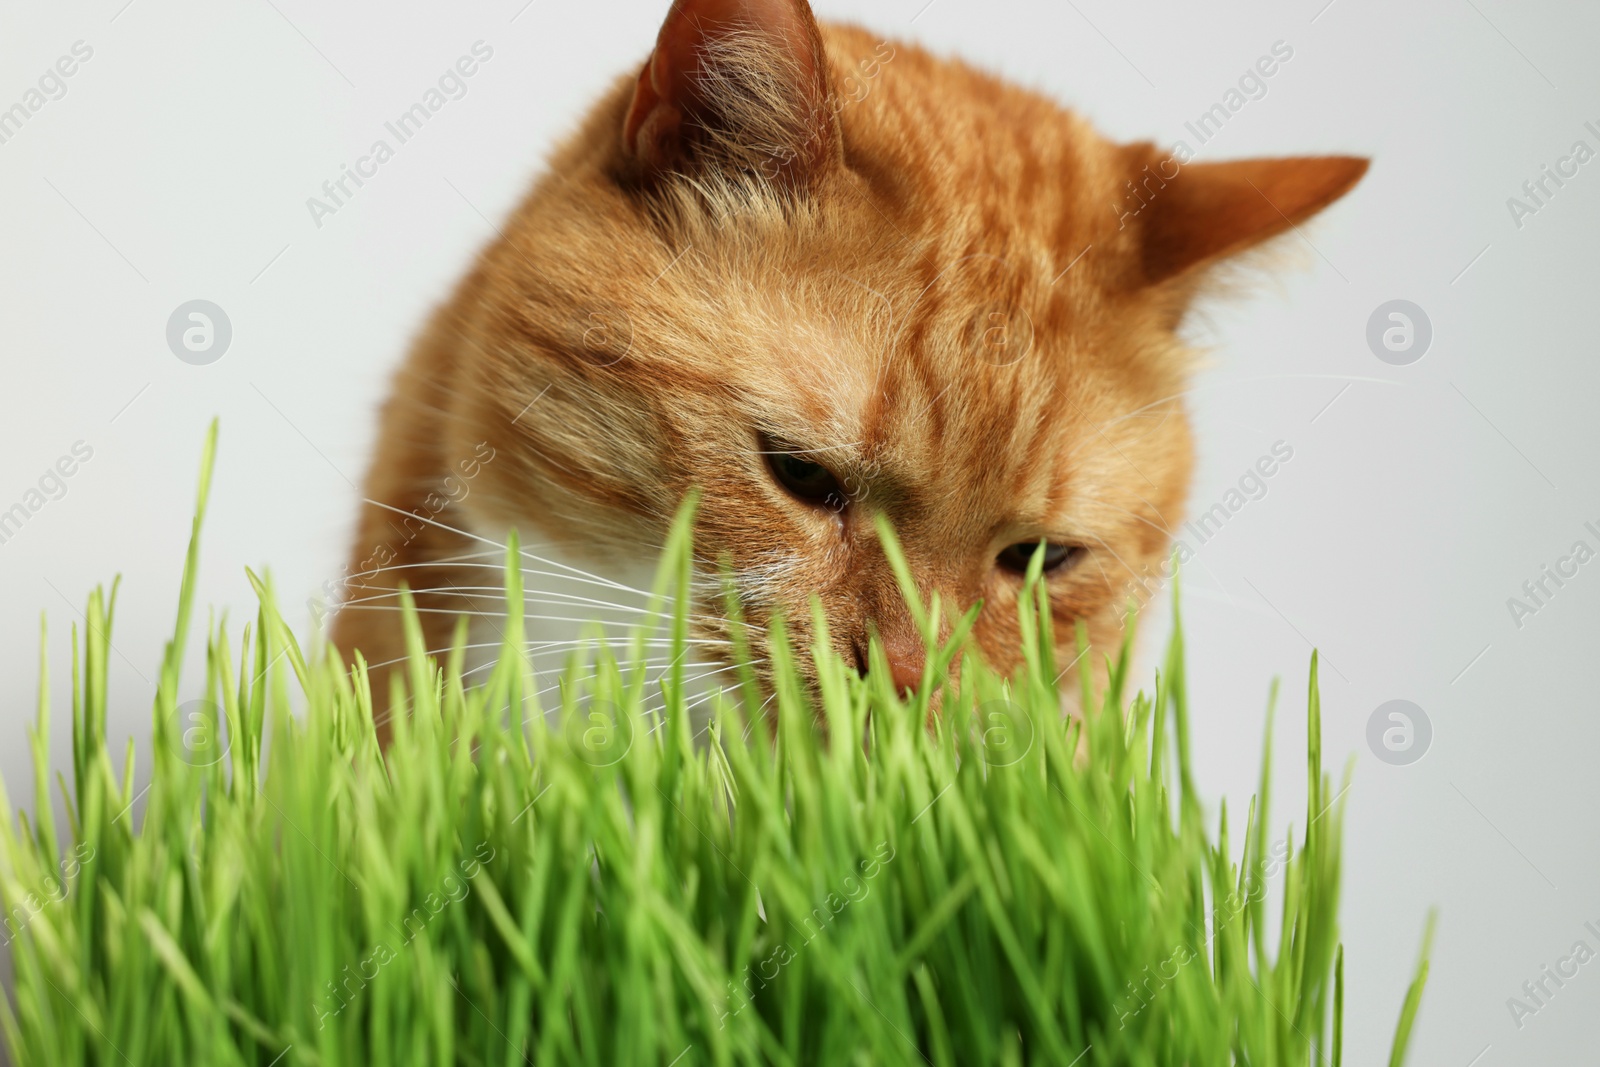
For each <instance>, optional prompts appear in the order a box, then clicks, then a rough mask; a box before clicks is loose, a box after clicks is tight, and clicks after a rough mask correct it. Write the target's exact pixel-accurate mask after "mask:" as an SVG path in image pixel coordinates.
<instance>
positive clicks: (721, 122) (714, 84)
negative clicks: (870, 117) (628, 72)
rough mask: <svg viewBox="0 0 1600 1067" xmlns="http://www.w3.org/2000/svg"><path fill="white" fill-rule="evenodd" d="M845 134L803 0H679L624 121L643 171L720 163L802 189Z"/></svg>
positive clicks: (630, 149)
mask: <svg viewBox="0 0 1600 1067" xmlns="http://www.w3.org/2000/svg"><path fill="white" fill-rule="evenodd" d="M842 144H843V142H842V140H841V137H840V134H839V125H838V121H837V118H836V111H835V108H834V107H833V94H832V91H831V89H830V87H829V84H828V64H827V59H826V56H825V55H824V53H823V48H822V36H821V34H820V33H819V32H818V30H817V23H816V19H815V18H813V17H812V14H811V8H810V5H809V4H807V3H806V0H675V2H674V3H673V5H672V10H670V11H668V12H667V19H666V22H665V24H663V25H662V27H661V33H660V35H659V37H657V39H656V47H655V51H654V52H652V53H651V55H650V60H649V62H647V63H646V64H645V66H644V70H642V71H641V72H640V73H639V82H638V85H637V86H636V87H635V89H634V94H633V102H632V104H631V105H630V106H629V108H628V114H627V118H626V120H625V121H624V122H623V126H622V152H623V156H624V158H625V159H626V161H627V170H628V171H629V172H630V175H631V176H632V177H634V178H636V179H639V180H645V181H648V180H651V179H654V178H658V177H660V176H662V175H666V174H674V173H676V174H690V175H693V174H703V173H706V172H708V171H713V170H722V171H724V172H728V173H730V174H736V175H743V176H751V175H754V176H758V177H760V178H762V179H764V180H767V181H770V182H773V183H775V184H778V185H782V186H785V187H788V188H795V189H803V188H805V187H807V186H809V185H810V184H811V183H812V182H814V181H815V180H816V179H817V178H818V177H820V176H821V175H822V174H823V173H824V172H825V171H827V170H828V169H829V168H830V167H832V166H833V165H834V164H835V163H837V161H838V160H839V159H840V158H841V157H842V155H843V147H842Z"/></svg>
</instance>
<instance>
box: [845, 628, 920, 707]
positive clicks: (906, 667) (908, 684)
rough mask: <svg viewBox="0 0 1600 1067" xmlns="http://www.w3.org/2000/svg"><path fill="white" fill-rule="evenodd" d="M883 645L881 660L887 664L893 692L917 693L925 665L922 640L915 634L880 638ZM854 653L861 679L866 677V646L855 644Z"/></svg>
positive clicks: (902, 693) (903, 693)
mask: <svg viewBox="0 0 1600 1067" xmlns="http://www.w3.org/2000/svg"><path fill="white" fill-rule="evenodd" d="M880 641H881V643H882V645H883V658H884V659H885V660H887V661H888V663H889V681H890V682H892V683H893V684H894V688H895V692H897V693H900V694H901V695H907V694H910V693H914V692H916V691H917V687H918V686H920V685H921V684H922V668H923V665H924V664H925V663H927V660H928V656H927V652H926V651H925V650H924V649H923V647H922V639H921V638H920V637H918V636H916V635H915V634H911V635H887V636H883V637H881V638H880ZM853 651H854V652H855V661H856V673H858V674H860V675H861V676H862V677H863V678H865V677H866V676H867V663H868V661H867V646H866V645H865V644H860V643H858V644H856V645H855V647H854V649H853Z"/></svg>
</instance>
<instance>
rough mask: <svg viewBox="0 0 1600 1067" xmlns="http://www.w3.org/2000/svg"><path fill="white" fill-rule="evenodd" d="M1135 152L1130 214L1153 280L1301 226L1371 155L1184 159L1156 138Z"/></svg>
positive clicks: (1126, 211) (1349, 184) (1348, 184)
mask: <svg viewBox="0 0 1600 1067" xmlns="http://www.w3.org/2000/svg"><path fill="white" fill-rule="evenodd" d="M1129 153H1130V160H1131V162H1132V166H1131V167H1130V170H1133V171H1134V173H1133V174H1131V175H1130V177H1129V180H1128V188H1129V189H1130V190H1131V192H1129V193H1128V194H1127V197H1126V200H1125V203H1124V205H1123V206H1122V217H1123V221H1124V223H1125V224H1127V223H1129V222H1131V223H1132V224H1134V225H1135V226H1137V227H1138V231H1139V234H1138V244H1139V259H1140V268H1141V270H1140V273H1141V274H1142V280H1143V282H1144V283H1145V284H1150V285H1155V284H1159V283H1162V282H1165V281H1167V280H1169V279H1182V278H1184V277H1187V276H1190V275H1193V274H1194V273H1196V272H1197V271H1198V270H1200V269H1203V268H1205V267H1207V266H1209V265H1211V264H1212V263H1215V262H1217V261H1218V260H1221V259H1224V258H1226V257H1228V256H1232V255H1236V254H1238V253H1240V252H1243V251H1245V250H1247V249H1249V248H1252V247H1254V246H1255V245H1258V244H1260V243H1261V242H1263V241H1266V240H1268V239H1269V238H1272V237H1276V236H1278V235H1279V234H1281V233H1284V232H1285V231H1287V230H1289V229H1292V228H1294V227H1297V226H1298V225H1299V224H1300V223H1302V222H1304V221H1305V220H1307V219H1309V218H1310V217H1311V216H1313V215H1315V214H1316V213H1317V212H1319V211H1321V210H1322V209H1323V208H1325V207H1327V206H1328V205H1329V204H1331V203H1333V202H1334V201H1335V200H1337V199H1339V198H1340V197H1341V196H1343V195H1344V194H1345V193H1347V192H1349V191H1350V190H1351V189H1352V188H1354V186H1355V184H1356V182H1358V181H1360V180H1361V176H1362V175H1363V174H1365V173H1366V172H1367V162H1368V161H1367V160H1365V159H1362V158H1360V157H1359V156H1298V157H1288V158H1282V159H1241V160H1231V161H1227V162H1219V163H1179V162H1178V161H1177V160H1176V158H1174V157H1173V156H1166V157H1164V158H1163V157H1162V155H1161V154H1160V153H1158V152H1156V151H1155V150H1154V148H1153V147H1152V146H1150V145H1148V144H1141V145H1133V146H1130V148H1129ZM1130 209H1131V210H1130Z"/></svg>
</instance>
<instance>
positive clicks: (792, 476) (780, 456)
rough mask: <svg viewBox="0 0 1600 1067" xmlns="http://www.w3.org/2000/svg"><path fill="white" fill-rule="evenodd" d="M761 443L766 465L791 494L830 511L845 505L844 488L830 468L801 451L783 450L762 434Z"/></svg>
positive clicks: (776, 479)
mask: <svg viewBox="0 0 1600 1067" xmlns="http://www.w3.org/2000/svg"><path fill="white" fill-rule="evenodd" d="M761 443H762V451H763V452H765V453H766V457H767V469H768V470H769V471H771V472H772V477H773V479H774V480H775V481H776V482H777V483H778V484H779V485H781V486H783V488H784V489H785V490H787V491H788V493H789V495H790V496H792V497H794V498H795V499H796V500H802V501H804V502H805V503H807V504H817V505H820V506H822V507H825V508H829V509H831V510H833V511H838V510H839V509H841V508H843V507H844V504H845V495H844V489H842V488H841V487H840V485H839V479H837V478H835V477H834V476H833V472H832V471H830V470H829V469H828V468H826V467H824V466H823V465H822V464H820V463H813V462H812V461H811V460H809V459H807V458H806V457H805V456H804V455H803V454H799V453H796V452H786V451H783V450H782V448H781V446H776V447H775V446H774V445H773V442H771V441H768V440H766V439H764V438H763V440H762V442H761Z"/></svg>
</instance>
